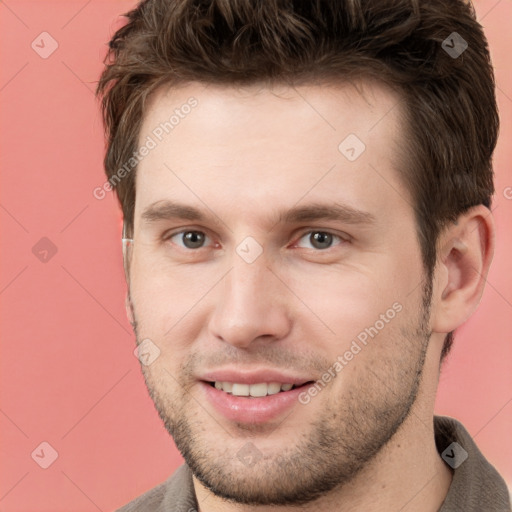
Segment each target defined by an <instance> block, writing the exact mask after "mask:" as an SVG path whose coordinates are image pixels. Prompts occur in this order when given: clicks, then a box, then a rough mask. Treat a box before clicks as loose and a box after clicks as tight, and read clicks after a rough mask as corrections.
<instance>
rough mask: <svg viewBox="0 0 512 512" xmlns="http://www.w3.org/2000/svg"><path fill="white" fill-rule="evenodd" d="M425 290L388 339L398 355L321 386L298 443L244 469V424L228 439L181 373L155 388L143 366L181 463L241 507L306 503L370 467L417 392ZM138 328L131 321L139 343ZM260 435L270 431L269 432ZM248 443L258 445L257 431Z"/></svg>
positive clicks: (424, 343)
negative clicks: (409, 317) (338, 384)
mask: <svg viewBox="0 0 512 512" xmlns="http://www.w3.org/2000/svg"><path fill="white" fill-rule="evenodd" d="M431 294H432V281H430V283H426V285H425V287H424V296H423V304H422V308H421V309H422V310H421V312H420V315H419V318H418V319H417V321H416V326H415V327H414V328H413V329H411V328H401V329H399V330H398V331H397V337H396V338H395V339H393V340H391V339H390V338H388V340H387V342H388V343H394V344H395V345H400V346H402V352H400V353H398V355H399V356H400V357H398V358H397V357H396V356H397V353H393V354H391V355H390V356H389V357H388V359H387V360H384V361H383V360H382V358H380V359H379V360H375V361H372V360H371V358H370V359H369V360H368V362H367V364H366V366H365V368H364V370H363V371H359V372H358V376H359V377H358V378H357V379H356V380H355V381H353V382H351V383H350V382H349V383H347V384H348V385H347V386H346V387H345V388H344V393H343V396H341V397H336V396H331V395H326V394H327V393H328V391H326V390H324V391H323V392H322V393H323V394H324V396H327V397H326V399H325V406H324V407H323V409H322V410H321V411H320V412H319V413H318V416H317V417H316V418H312V419H311V423H308V426H309V425H310V426H309V429H304V430H303V432H302V433H300V436H299V440H298V441H297V442H296V443H295V444H294V445H293V446H285V447H284V448H282V447H283V445H284V443H283V442H279V443H276V445H277V446H278V448H279V449H280V450H281V451H280V452H279V453H278V450H273V451H272V452H271V453H265V452H262V456H261V458H260V459H259V460H258V461H257V462H256V463H255V464H254V465H252V466H244V465H243V464H242V463H241V461H240V458H239V457H238V456H237V455H238V454H237V450H239V449H240V446H241V445H243V442H240V441H241V440H242V441H243V437H242V436H243V435H247V437H249V435H248V434H247V432H245V434H244V429H243V428H240V429H239V430H238V432H239V436H237V437H230V435H229V434H228V433H227V432H226V431H224V430H223V429H222V428H221V427H220V426H219V424H218V423H217V422H216V421H214V420H213V418H212V417H211V416H209V415H208V414H206V413H205V411H204V409H202V408H201V407H199V406H198V404H197V402H195V401H194V400H193V399H192V400H191V398H190V395H189V391H188V389H187V385H186V384H185V383H187V382H189V381H188V380H187V379H186V377H184V376H183V375H179V376H174V377H173V378H172V379H170V380H171V381H172V382H174V386H173V389H172V391H171V392H169V389H168V387H167V386H162V384H160V385H158V383H157V382H158V381H159V380H160V379H158V378H155V376H153V375H152V373H151V370H150V369H149V368H145V367H144V366H143V367H142V370H143V374H144V379H145V381H146V386H147V388H148V391H149V394H150V396H151V398H152V400H153V402H154V404H155V408H156V410H157V412H158V414H159V416H160V418H161V419H162V421H163V423H164V426H165V428H166V429H167V431H168V432H169V434H170V435H171V436H172V437H173V439H174V442H175V443H176V446H177V448H178V450H179V451H180V452H181V454H182V456H183V458H184V459H185V461H186V463H187V465H188V466H189V467H190V469H191V470H192V472H193V474H194V475H195V477H196V478H197V479H198V480H199V481H200V482H201V483H202V484H203V485H204V486H205V487H206V488H208V489H209V490H210V491H212V492H213V493H214V494H215V495H217V496H219V497H221V498H224V499H226V500H229V501H232V502H235V503H240V504H247V505H267V506H271V505H273V506H299V505H304V504H307V503H311V502H313V501H315V500H317V499H318V498H320V497H322V496H324V495H326V494H327V493H329V492H331V491H333V490H334V489H336V488H341V487H343V486H344V485H346V484H347V483H348V482H350V481H351V480H352V479H353V478H354V477H355V476H356V475H357V474H358V473H360V471H361V470H362V469H363V468H365V467H367V466H368V465H370V464H371V463H372V461H373V460H374V459H375V456H376V455H377V454H378V453H379V452H380V451H381V450H382V449H383V448H384V447H385V446H386V445H387V443H388V442H389V441H390V439H391V438H392V437H393V436H394V434H395V433H396V432H397V431H398V430H399V428H400V427H401V425H402V424H403V423H404V421H405V420H406V418H407V417H408V416H409V414H410V412H411V408H412V406H413V404H414V402H415V401H416V398H417V396H418V391H419V389H420V383H421V377H422V371H423V366H424V362H425V357H426V352H427V348H428V341H429V339H430V334H431V333H430V332H428V321H429V317H430V301H431ZM133 313H135V312H133ZM134 318H136V317H135V314H134ZM137 325H138V324H137V322H136V321H135V323H134V330H135V333H136V337H137V340H138V343H139V342H140V341H141V337H139V335H138V333H137ZM389 328H390V327H389V326H388V327H386V329H389ZM375 342H377V343H378V342H379V341H375ZM365 350H371V348H369V349H365ZM351 364H354V363H351ZM355 364H357V363H355ZM390 367H391V370H390ZM169 375H170V374H169ZM390 376H391V379H390ZM335 380H336V379H335ZM333 382H334V381H333ZM166 390H167V393H166ZM318 399H320V398H316V399H315V400H318ZM296 407H306V408H307V407H308V405H302V404H297V405H296ZM201 415H202V416H201ZM201 418H204V420H202V419H201ZM304 424H305V422H302V423H301V425H304ZM239 427H242V425H239ZM245 430H247V431H250V430H251V427H250V426H246V428H245ZM213 432H218V435H219V436H220V437H219V438H218V439H217V438H215V437H214V434H212V433H213ZM254 432H258V429H254ZM267 435H268V436H271V435H272V432H270V434H268V433H267ZM248 440H249V439H248ZM230 441H231V442H230ZM253 444H254V445H255V446H256V447H257V445H258V441H257V436H256V437H254V443H253Z"/></svg>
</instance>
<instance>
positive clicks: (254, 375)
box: [201, 367, 314, 386]
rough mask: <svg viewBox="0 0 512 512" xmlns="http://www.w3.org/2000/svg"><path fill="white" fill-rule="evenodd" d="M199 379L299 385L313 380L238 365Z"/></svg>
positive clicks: (277, 371)
mask: <svg viewBox="0 0 512 512" xmlns="http://www.w3.org/2000/svg"><path fill="white" fill-rule="evenodd" d="M201 380H204V381H208V382H235V383H238V384H259V383H262V382H266V383H270V382H279V383H281V384H295V385H296V386H301V385H302V384H305V383H306V382H310V381H313V380H314V379H313V378H311V377H302V376H298V375H293V374H289V373H283V372H281V371H279V370H273V369H259V370H254V369H253V370H250V369H247V370H245V371H244V370H241V369H240V367H237V368H236V369H234V368H225V369H223V370H216V371H211V372H207V373H204V374H203V375H202V376H201Z"/></svg>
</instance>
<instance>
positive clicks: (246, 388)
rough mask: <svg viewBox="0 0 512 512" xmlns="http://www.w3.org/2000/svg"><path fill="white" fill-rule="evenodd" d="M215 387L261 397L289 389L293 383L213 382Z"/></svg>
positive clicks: (242, 394)
mask: <svg viewBox="0 0 512 512" xmlns="http://www.w3.org/2000/svg"><path fill="white" fill-rule="evenodd" d="M215 388H216V389H219V390H222V391H225V392H226V393H231V394H232V395H235V396H252V397H263V396H267V395H275V394H276V393H279V392H280V391H290V389H292V388H293V384H288V383H287V384H281V383H280V382H270V383H268V384H267V383H266V382H260V383H258V384H239V383H236V382H218V381H217V382H215Z"/></svg>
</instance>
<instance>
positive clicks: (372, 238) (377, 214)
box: [125, 83, 494, 512]
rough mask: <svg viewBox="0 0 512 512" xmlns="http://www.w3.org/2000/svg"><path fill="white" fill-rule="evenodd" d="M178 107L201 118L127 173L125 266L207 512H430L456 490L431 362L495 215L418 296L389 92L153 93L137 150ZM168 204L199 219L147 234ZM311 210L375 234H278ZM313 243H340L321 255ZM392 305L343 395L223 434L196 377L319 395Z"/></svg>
mask: <svg viewBox="0 0 512 512" xmlns="http://www.w3.org/2000/svg"><path fill="white" fill-rule="evenodd" d="M190 97H194V98H196V99H197V101H198V105H197V107H195V108H194V109H193V110H192V111H191V113H190V114H189V115H187V116H186V117H184V118H183V119H181V120H180V123H179V124H178V125H177V126H175V127H174V129H173V131H172V133H171V134H169V135H168V136H166V137H164V138H163V139H162V141H161V142H159V144H158V145H157V146H156V147H155V148H154V149H152V150H151V151H150V152H149V154H148V155H147V156H146V157H145V158H144V159H143V161H142V162H141V163H140V164H139V167H138V170H137V178H136V190H137V197H136V204H135V224H134V237H133V238H134V243H133V245H132V246H130V249H129V250H128V251H127V253H126V255H125V256H126V258H127V262H128V271H129V285H130V295H129V301H128V312H129V315H130V318H131V320H132V322H133V324H134V327H135V330H136V336H137V340H138V342H139V343H140V342H141V341H142V340H144V339H147V338H149V339H151V340H152V342H153V343H155V344H156V345H157V346H158V348H159V349H160V356H159V357H158V358H157V359H156V360H155V361H154V362H153V363H152V364H151V365H149V366H144V365H143V366H142V369H143V373H144V377H145V379H146V383H147V386H148V389H149V391H150V394H151V396H152V398H153V400H154V402H155V405H156V408H157V410H158V411H159V414H160V416H161V417H162V420H163V421H164V423H165V425H166V428H167V429H168V430H169V432H170V433H171V435H172V436H173V437H174V440H175V442H176V445H177V446H178V448H179V449H180V451H181V453H182V454H183V456H184V458H185V460H186V461H187V463H188V464H189V466H190V467H191V468H192V470H193V471H194V475H195V476H194V487H195V491H196V495H197V499H198V503H199V508H200V511H201V512H215V511H220V510H222V511H227V512H231V511H258V512H261V511H267V510H268V511H270V510H279V511H281V510H282V511H284V510H289V509H292V508H293V509H300V510H303V511H313V510H320V509H322V510H339V511H352V510H364V511H369V512H372V511H374V510H375V511H376V510H379V511H396V510H402V511H409V510H410V511H412V510H414V511H420V512H422V511H425V512H426V511H435V510H438V509H439V507H440V506H441V504H442V502H443V500H444V497H445V496H446V493H447V491H448V488H449V485H450V482H451V472H450V470H449V468H448V466H446V465H445V464H444V462H443V461H442V459H441V458H440V457H439V454H438V453H437V451H436V447H435V443H434V434H433V424H432V422H433V410H434V401H435V394H436V388H437V382H438V377H439V358H440V353H441V349H442V344H443V340H444V336H445V333H447V332H450V331H451V330H453V329H455V328H456V327H457V326H459V325H460V324H461V323H462V322H463V321H465V320H466V319H467V318H468V317H469V316H470V314H471V313H472V312H473V311H474V309H475V308H476V306H477V304H478V302H479V300H480V297H481V294H482V290H483V286H484V281H485V276H486V275H487V271H488V268H489V264H490V261H491V257H492V252H493V243H494V228H493V223H492V217H491V216H490V215H489V213H488V210H486V209H485V208H484V207H481V206H478V207H475V208H473V209H471V210H470V211H469V212H468V213H467V214H465V215H464V216H461V217H460V218H459V220H458V222H457V223H456V224H453V225H450V226H448V227H447V229H446V230H445V231H444V232H443V233H442V235H441V237H440V239H439V243H438V247H439V251H438V253H439V254H438V265H437V267H436V271H435V274H434V279H433V282H432V288H431V290H430V293H429V289H428V283H427V282H426V280H425V272H424V268H423V265H422V260H421V252H420V246H419V243H418V240H417V236H416V224H415V219H414V212H413V208H412V206H411V204H412V200H411V198H410V195H409V193H408V191H407V190H406V188H405V187H404V186H403V184H402V183H401V182H400V179H399V175H398V172H397V166H398V165H399V161H400V157H401V156H403V152H404V151H405V146H404V136H403V133H404V130H403V126H402V123H401V118H400V107H399V106H397V104H398V97H397V96H396V95H395V94H394V93H393V92H391V91H389V90H387V89H385V88H384V87H383V86H380V85H378V84H375V83H373V84H371V83H364V84H362V87H358V88H357V89H356V88H355V87H354V86H351V85H348V84H347V85H337V86H326V85H323V86H319V85H310V86H300V87H297V88H295V89H294V88H290V87H285V86H282V87H274V88H273V89H269V88H265V87H256V86H251V87H244V88H233V87H225V86H223V87H221V86H213V85H209V86H205V85H201V84H194V83H191V84H187V85H185V86H182V87H180V88H178V89H173V90H172V91H170V90H167V89H160V90H159V91H158V92H157V94H155V95H154V96H153V98H152V100H151V102H150V103H149V105H148V107H147V111H146V115H145V119H144V123H143V126H142V129H141V133H140V138H139V140H140V141H141V143H142V142H143V141H144V140H146V137H147V136H148V135H151V133H152V131H153V130H154V129H155V127H157V126H158V125H159V124H160V123H161V122H163V121H165V120H166V119H168V118H169V115H170V113H172V111H173V110H174V109H175V108H179V107H180V106H181V105H183V104H184V103H186V101H187V99H188V98H190ZM393 107H395V108H393ZM350 133H352V134H356V135H357V137H358V138H359V139H360V140H362V141H363V142H364V144H365V145H366V149H365V151H364V152H363V153H362V154H361V155H360V156H359V157H358V158H357V159H356V160H354V161H352V162H351V161H349V160H347V158H345V156H344V155H343V154H342V153H341V152H340V151H339V149H338V145H339V144H340V142H341V141H342V140H344V139H345V137H346V136H347V135H348V134H350ZM166 200H167V201H173V202H177V203H181V204H184V205H188V206H192V207H195V208H197V209H200V210H201V211H203V212H204V215H205V218H204V219H203V220H201V221H197V220H188V219H182V218H161V219H158V220H155V219H153V220H151V221H150V220H148V219H145V218H144V212H145V211H147V210H148V208H150V207H151V206H152V205H153V207H154V205H155V204H156V205H161V204H162V201H166ZM320 203H321V204H323V205H326V206H328V207H329V206H332V205H334V204H336V205H345V206H348V207H351V208H353V209H356V210H359V211H361V212H366V217H368V216H371V217H372V219H373V220H372V221H371V222H359V223H354V222H349V219H342V220H313V221H307V222H294V223H288V222H284V221H280V218H279V213H280V212H286V211H288V210H290V209H291V208H293V207H296V206H306V205H310V204H316V205H318V204H320ZM187 229H188V230H192V231H200V232H202V233H204V234H205V235H206V237H205V239H204V245H203V246H202V247H200V248H187V247H186V245H185V243H186V241H185V243H184V240H183V236H182V234H181V235H180V234H178V233H179V232H181V231H185V230H187ZM311 232H315V233H317V232H320V233H325V232H327V233H331V234H333V235H335V236H333V237H332V239H330V238H329V237H327V240H328V243H327V244H325V245H326V246H327V247H326V248H318V245H316V244H315V242H314V240H312V238H311V234H312V233H311ZM248 236H250V237H252V238H254V239H255V240H256V241H257V242H258V244H259V245H260V246H261V248H262V250H263V252H262V254H261V255H260V256H259V257H258V258H257V259H256V260H255V261H254V262H252V263H247V262H246V261H244V259H242V258H241V257H240V256H239V255H238V254H237V252H236V248H237V246H238V245H239V244H240V243H241V242H242V241H243V240H244V239H245V238H246V237H248ZM331 242H332V243H331ZM322 247H324V246H322ZM430 295H431V297H430ZM429 298H430V299H431V300H428V299H429ZM428 303H430V307H428ZM393 304H398V305H400V307H401V309H400V312H399V313H397V314H396V315H395V316H394V318H393V319H392V320H390V321H389V322H387V323H386V324H385V327H384V328H382V329H381V330H379V332H378V335H377V336H375V337H374V338H372V339H370V341H369V342H368V344H367V345H366V346H364V348H363V349H362V350H361V351H360V352H359V353H358V354H357V355H355V356H354V358H353V359H352V360H351V361H349V362H348V363H347V364H346V366H344V367H343V369H342V370H341V371H340V372H338V373H337V376H336V378H334V379H332V380H331V381H330V382H329V383H328V385H327V386H325V388H324V389H323V390H322V391H321V392H320V393H318V395H317V396H315V397H313V398H312V399H311V401H310V402H309V403H307V404H305V405H304V404H301V403H297V404H296V405H294V406H293V408H292V409H291V411H289V412H288V413H287V414H286V415H283V416H280V417H279V418H278V419H276V420H272V421H269V422H267V423H264V424H262V425H261V424H260V425H254V424H250V423H243V424H240V423H235V422H232V421H229V420H227V419H226V418H225V417H223V416H222V415H220V414H219V413H218V412H217V411H216V410H215V409H214V408H213V407H212V405H211V404H210V403H209V402H208V400H206V398H205V396H204V394H203V393H202V389H201V387H200V385H199V383H198V379H199V378H200V377H201V375H202V374H204V373H205V372H206V371H209V370H214V369H216V368H220V367H225V366H234V367H237V368H239V369H242V370H243V369H254V368H263V367H265V368H275V369H283V370H284V371H295V372H296V373H299V374H301V375H308V376H310V377H311V380H318V379H320V378H321V376H322V374H323V373H324V372H325V371H326V370H327V369H328V368H329V367H332V366H333V364H334V362H335V361H336V360H337V358H338V356H340V355H343V354H344V353H345V352H346V351H347V350H349V348H350V346H351V343H352V341H353V340H354V339H355V338H356V337H357V335H358V334H359V333H361V332H362V331H364V329H365V328H368V327H370V326H374V325H375V323H376V321H377V320H379V319H380V318H381V315H382V314H385V313H386V311H387V310H389V309H390V308H392V306H393ZM247 442H251V443H252V445H253V446H254V447H255V448H256V449H257V451H258V453H259V455H260V458H259V460H258V461H257V463H255V464H254V465H251V466H248V465H245V464H243V463H242V462H241V460H240V458H239V457H238V456H237V454H238V452H239V451H240V449H241V448H242V447H243V446H244V445H246V443H247Z"/></svg>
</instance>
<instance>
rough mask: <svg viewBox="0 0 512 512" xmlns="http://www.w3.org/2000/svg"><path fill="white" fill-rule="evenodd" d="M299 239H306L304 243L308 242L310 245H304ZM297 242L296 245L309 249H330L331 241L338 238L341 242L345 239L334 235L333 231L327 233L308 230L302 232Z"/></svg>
mask: <svg viewBox="0 0 512 512" xmlns="http://www.w3.org/2000/svg"><path fill="white" fill-rule="evenodd" d="M300 240H306V243H308V242H309V243H310V244H311V245H310V246H308V245H304V243H303V242H302V243H301V242H300ZM300 240H299V242H298V243H297V246H298V247H304V248H307V249H310V248H311V247H312V248H313V249H318V250H325V249H330V248H331V246H332V245H333V241H335V240H339V241H341V242H346V240H345V239H343V238H341V236H338V235H335V234H333V233H329V232H328V231H308V232H307V233H304V234H303V235H302V237H301V238H300Z"/></svg>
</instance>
